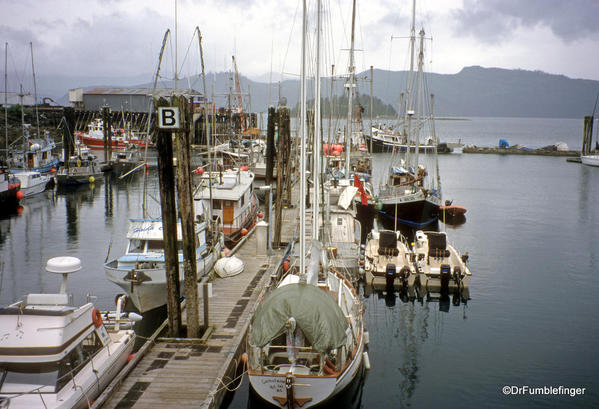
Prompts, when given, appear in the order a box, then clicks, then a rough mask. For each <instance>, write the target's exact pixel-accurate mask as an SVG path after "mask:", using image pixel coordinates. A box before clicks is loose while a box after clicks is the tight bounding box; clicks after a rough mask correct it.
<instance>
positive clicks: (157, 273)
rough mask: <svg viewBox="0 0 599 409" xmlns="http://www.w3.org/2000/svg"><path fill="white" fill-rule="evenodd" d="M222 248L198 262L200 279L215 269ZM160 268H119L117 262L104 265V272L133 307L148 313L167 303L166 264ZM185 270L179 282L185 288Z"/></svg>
mask: <svg viewBox="0 0 599 409" xmlns="http://www.w3.org/2000/svg"><path fill="white" fill-rule="evenodd" d="M220 250H221V247H220V246H216V247H215V248H214V249H213V250H212V251H211V252H210V253H208V254H207V255H206V256H205V257H204V258H201V259H199V260H196V268H197V273H198V277H201V276H202V275H204V274H206V273H208V272H209V271H211V270H212V268H213V267H214V263H215V262H216V259H217V258H218V256H219V254H220ZM158 266H159V267H158V268H152V269H149V268H141V269H135V273H134V274H133V273H132V270H133V269H131V268H122V267H121V268H119V267H117V261H116V260H115V261H112V262H110V263H107V264H105V265H104V271H105V272H106V276H107V277H108V279H109V280H110V281H112V282H113V283H115V284H116V285H118V286H119V287H121V288H122V289H123V290H124V291H125V292H126V293H127V295H128V296H129V299H130V300H131V302H133V305H135V308H137V310H138V311H139V312H142V313H143V312H146V311H150V310H153V309H155V308H158V307H162V306H163V305H165V304H166V302H167V291H166V271H165V269H164V264H162V265H160V264H159V265H158ZM183 280H184V269H183V264H182V263H181V264H180V267H179V282H180V284H181V287H182V286H183Z"/></svg>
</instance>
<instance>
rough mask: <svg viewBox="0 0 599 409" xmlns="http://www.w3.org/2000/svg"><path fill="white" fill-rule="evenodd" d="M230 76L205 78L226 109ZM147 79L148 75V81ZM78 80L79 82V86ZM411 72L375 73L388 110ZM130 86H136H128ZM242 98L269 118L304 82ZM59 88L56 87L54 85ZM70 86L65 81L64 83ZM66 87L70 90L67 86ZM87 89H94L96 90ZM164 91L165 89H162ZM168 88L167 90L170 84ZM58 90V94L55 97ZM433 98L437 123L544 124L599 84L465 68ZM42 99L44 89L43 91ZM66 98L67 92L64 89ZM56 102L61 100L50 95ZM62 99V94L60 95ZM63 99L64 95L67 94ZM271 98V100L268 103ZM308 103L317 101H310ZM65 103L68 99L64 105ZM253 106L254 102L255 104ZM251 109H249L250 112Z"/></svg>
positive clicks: (581, 105) (435, 77)
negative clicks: (530, 120) (526, 120)
mask: <svg viewBox="0 0 599 409" xmlns="http://www.w3.org/2000/svg"><path fill="white" fill-rule="evenodd" d="M369 75H370V73H369V71H365V72H362V73H359V74H358V75H357V76H358V77H362V78H363V77H368V76H369ZM230 77H231V74H230V73H225V72H220V73H210V74H208V75H207V76H206V78H207V88H208V94H209V95H212V93H214V94H215V95H220V100H219V101H217V104H220V105H222V106H224V105H226V104H227V101H226V97H223V95H225V94H228V93H229V92H230V89H233V90H234V87H232V85H231V83H230ZM133 78H137V79H139V78H140V76H137V77H131V78H129V80H130V81H127V79H119V81H113V82H112V83H114V84H115V85H118V86H129V87H150V86H151V85H150V83H145V84H141V85H140V83H139V82H137V83H136V82H133V81H132V79H133ZM144 78H147V75H146V76H144ZM76 80H77V79H74V81H76ZM102 82H103V83H104V84H103V85H102V86H105V87H107V86H109V85H107V84H109V83H110V80H109V79H108V78H102ZM406 82H407V72H405V71H386V70H380V69H375V70H374V84H373V92H374V95H375V96H376V97H378V98H380V99H381V101H382V102H383V103H385V104H390V105H392V106H393V107H395V108H396V109H397V106H398V102H399V94H400V93H401V92H404V91H405V84H406ZM127 83H129V84H131V85H127ZM188 83H189V84H191V85H192V87H193V88H194V89H196V90H199V91H200V92H201V91H202V86H201V81H199V80H198V78H197V77H194V78H193V79H191V80H190V81H189V82H188V81H187V79H183V80H181V82H180V84H181V85H180V86H183V85H184V86H187V84H188ZM240 83H241V88H242V92H243V93H244V94H248V87H249V93H250V95H251V98H248V97H247V95H244V104H245V105H248V104H249V103H250V102H251V106H250V107H249V108H250V109H251V110H252V111H254V112H264V111H265V110H266V109H267V106H268V105H269V101H270V104H276V102H277V101H278V99H279V94H280V95H281V96H282V97H285V98H286V100H287V101H288V103H287V105H288V106H290V107H293V106H294V105H295V104H296V102H297V101H298V98H299V80H298V79H295V78H294V79H289V80H285V81H282V82H280V83H278V82H277V83H273V84H272V86H270V90H269V84H268V83H264V82H257V81H252V80H250V79H248V78H247V77H244V76H243V75H240ZM54 84H56V82H54ZM60 84H61V85H63V84H65V81H60ZM65 85H66V84H65ZM81 85H83V86H84V87H85V86H86V85H87V86H88V88H91V86H90V85H91V84H89V83H88V84H85V85H84V84H81ZM81 85H78V84H77V83H72V85H68V87H69V88H78V87H80V86H81ZM321 85H322V95H323V97H326V96H328V95H329V94H330V88H329V87H330V79H329V78H323V79H322V80H321ZM163 86H164V85H163ZM167 86H168V84H167ZM55 88H56V87H54V91H55ZM369 88H370V85H369V83H368V82H364V81H362V82H360V83H358V92H359V93H360V94H361V95H368V94H369ZM428 88H429V92H431V93H433V94H434V96H435V106H434V110H435V115H436V116H438V117H443V116H448V117H456V116H457V117H461V116H465V117H469V116H483V117H484V116H486V117H540V118H581V117H583V116H584V115H589V114H590V113H591V111H592V109H593V105H594V103H595V98H596V96H597V94H598V93H599V81H594V80H585V79H572V78H568V77H566V76H563V75H555V74H547V73H544V72H540V71H526V70H508V69H502V68H484V67H480V66H472V67H465V68H464V69H462V70H461V71H460V72H458V73H457V74H435V73H430V74H428ZM40 89H41V92H40V93H38V94H39V95H41V96H45V95H44V92H45V91H44V90H45V88H44V87H43V84H42V85H40ZM312 89H313V83H312V81H309V82H308V90H310V93H311V92H312V91H311V90H312ZM333 90H334V94H336V95H340V94H342V92H343V80H340V79H337V80H335V84H334V86H333ZM63 92H65V93H66V92H68V89H65V90H64V91H63ZM50 95H53V96H57V94H55V93H54V94H50ZM58 95H61V94H58ZM62 95H64V94H62ZM269 96H270V98H269ZM308 98H313V95H309V96H308ZM60 100H61V102H63V103H65V102H66V101H65V100H64V96H63V97H62V98H61V99H60ZM250 100H251V101H250ZM246 109H247V106H246Z"/></svg>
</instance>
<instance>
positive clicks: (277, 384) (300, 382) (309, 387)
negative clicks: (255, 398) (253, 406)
mask: <svg viewBox="0 0 599 409" xmlns="http://www.w3.org/2000/svg"><path fill="white" fill-rule="evenodd" d="M363 352H364V343H363V342H362V343H360V344H359V347H358V350H357V352H356V355H355V357H354V359H353V360H352V362H351V364H350V365H349V366H347V368H346V369H345V370H344V371H343V372H342V373H341V374H340V375H339V376H338V377H336V376H334V375H327V376H310V375H301V374H297V373H296V374H294V378H293V379H294V382H293V391H294V396H295V399H296V402H295V406H294V407H301V408H302V409H303V408H310V407H312V406H315V405H318V404H321V403H323V402H325V401H327V400H328V399H331V398H332V397H334V396H335V395H337V394H338V393H339V392H341V391H343V390H344V389H345V388H346V387H347V386H348V385H349V384H350V383H351V382H352V381H353V380H354V379H355V377H356V376H357V375H358V374H359V373H360V371H359V369H360V365H361V364H362V356H363ZM289 369H290V367H289V366H288V365H281V367H280V370H279V373H277V374H275V375H272V374H264V375H263V374H259V373H254V372H249V378H250V384H251V385H252V388H253V389H254V391H256V393H257V394H258V395H260V397H261V398H262V399H264V400H265V401H267V402H269V403H271V404H272V405H274V406H276V407H281V408H287V407H288V405H287V402H284V403H282V399H286V397H287V390H286V387H285V382H286V376H287V372H288V371H289ZM277 398H278V399H277ZM303 401H305V403H303V405H301V406H300V405H299V403H300V402H303Z"/></svg>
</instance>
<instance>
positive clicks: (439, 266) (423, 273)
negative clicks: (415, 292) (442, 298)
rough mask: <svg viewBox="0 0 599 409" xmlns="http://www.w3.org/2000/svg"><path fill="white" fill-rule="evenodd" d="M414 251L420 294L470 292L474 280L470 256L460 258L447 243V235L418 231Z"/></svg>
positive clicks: (465, 255)
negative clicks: (469, 264) (471, 282)
mask: <svg viewBox="0 0 599 409" xmlns="http://www.w3.org/2000/svg"><path fill="white" fill-rule="evenodd" d="M412 251H413V252H414V268H415V270H416V274H418V279H417V286H419V291H420V294H425V293H447V292H460V291H462V290H468V286H469V284H470V278H471V276H472V273H471V272H470V269H469V268H468V265H467V264H466V261H467V260H468V254H467V253H465V254H464V255H462V256H460V254H459V253H458V252H457V250H456V249H455V248H454V247H453V246H451V245H450V244H449V243H447V233H445V232H433V231H422V230H418V231H416V234H415V240H414V245H413V247H412Z"/></svg>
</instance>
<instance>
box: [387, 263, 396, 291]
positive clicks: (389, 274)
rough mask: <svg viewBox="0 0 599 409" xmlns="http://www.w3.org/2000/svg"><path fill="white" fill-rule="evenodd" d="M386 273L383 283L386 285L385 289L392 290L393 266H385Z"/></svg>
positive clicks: (393, 279) (391, 264) (390, 264)
mask: <svg viewBox="0 0 599 409" xmlns="http://www.w3.org/2000/svg"><path fill="white" fill-rule="evenodd" d="M385 271H386V273H385V281H386V284H387V288H391V289H393V282H394V281H395V273H396V271H395V264H393V263H389V264H387V268H386V270H385Z"/></svg>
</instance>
